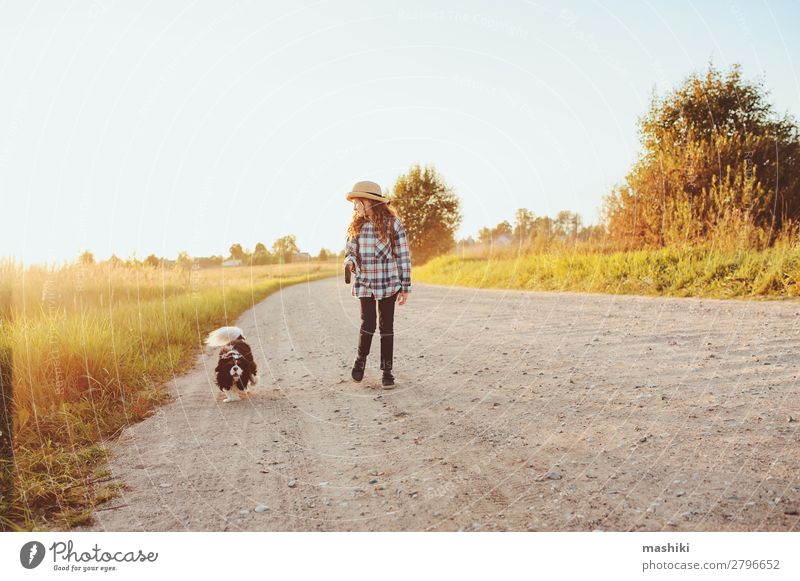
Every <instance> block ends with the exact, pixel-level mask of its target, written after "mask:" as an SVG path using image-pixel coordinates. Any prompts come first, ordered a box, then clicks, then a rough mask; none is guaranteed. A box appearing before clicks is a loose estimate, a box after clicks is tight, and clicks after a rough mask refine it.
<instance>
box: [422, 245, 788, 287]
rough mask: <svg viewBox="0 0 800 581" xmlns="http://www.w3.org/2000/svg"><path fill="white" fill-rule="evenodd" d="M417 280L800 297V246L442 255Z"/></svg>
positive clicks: (471, 284)
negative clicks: (751, 248) (470, 255)
mask: <svg viewBox="0 0 800 581" xmlns="http://www.w3.org/2000/svg"><path fill="white" fill-rule="evenodd" d="M414 280H415V281H419V282H427V283H432V284H440V285H447V286H466V287H475V288H505V289H521V290H546V291H576V292H597V293H613V294H639V295H665V296H676V297H709V298H787V297H797V296H800V245H798V244H788V243H786V244H780V245H776V246H774V247H771V248H768V249H766V250H715V249H713V248H703V247H698V246H693V247H668V248H662V249H654V250H634V251H621V252H609V253H600V252H591V251H584V252H569V251H558V252H542V253H531V254H520V255H518V256H516V257H510V256H508V255H507V254H506V255H501V256H483V257H478V256H473V257H458V256H452V255H451V256H442V257H439V258H436V259H434V260H432V261H430V262H428V263H427V264H425V265H424V266H421V267H418V268H416V269H415V270H414Z"/></svg>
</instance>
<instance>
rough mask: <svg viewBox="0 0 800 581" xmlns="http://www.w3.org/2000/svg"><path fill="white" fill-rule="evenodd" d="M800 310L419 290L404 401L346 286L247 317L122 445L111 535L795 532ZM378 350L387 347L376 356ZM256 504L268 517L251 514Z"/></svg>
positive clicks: (315, 288) (406, 311) (305, 292)
mask: <svg viewBox="0 0 800 581" xmlns="http://www.w3.org/2000/svg"><path fill="white" fill-rule="evenodd" d="M799 323H800V304H798V303H797V302H740V301H716V300H696V299H662V298H643V297H629V296H610V295H588V294H572V293H570V294H557V293H525V292H516V291H493V290H472V289H448V288H442V287H434V286H426V285H416V286H415V288H414V292H413V294H412V295H411V297H410V300H409V302H408V304H407V305H406V306H404V307H399V308H398V309H397V317H396V323H395V329H396V333H397V335H396V359H395V368H396V377H397V380H398V387H397V389H395V390H394V391H382V390H380V389H379V387H378V386H379V379H380V377H379V371H378V369H377V360H376V357H370V361H369V362H368V369H367V376H366V377H365V381H364V382H362V383H361V384H355V383H353V382H352V381H351V380H350V378H349V368H350V365H351V364H352V359H353V357H354V349H355V342H356V336H357V332H358V331H357V329H358V324H359V321H358V305H357V303H356V300H355V299H353V298H352V297H350V296H349V288H348V287H345V286H344V284H343V283H342V282H340V281H339V280H338V279H335V280H334V279H328V280H323V281H317V282H313V283H310V284H305V285H299V286H294V287H291V288H288V289H286V290H284V291H283V292H282V293H280V294H275V295H273V296H271V297H269V298H268V299H266V300H265V301H263V302H262V303H260V304H259V305H257V306H256V307H255V308H254V309H251V310H250V311H248V312H247V313H246V314H245V315H244V316H243V317H242V318H241V319H240V320H239V325H240V326H241V327H242V328H243V329H244V330H245V333H246V335H247V337H248V339H249V340H250V342H251V344H252V345H253V347H254V351H255V353H256V356H257V357H258V361H259V363H260V365H261V369H262V382H261V385H260V386H258V387H256V388H254V389H253V390H252V395H251V396H250V398H249V400H243V401H241V402H236V403H231V404H223V403H221V396H220V394H219V391H218V390H217V388H216V386H215V385H214V382H213V376H212V372H213V368H214V365H215V359H216V355H215V353H212V352H208V353H207V354H205V355H204V356H202V357H201V358H199V360H198V362H197V365H196V367H195V368H194V370H193V371H192V372H191V373H189V374H188V375H185V376H182V377H178V378H175V380H174V381H173V382H172V383H171V385H170V389H172V390H173V391H174V394H175V401H174V403H171V404H169V405H167V406H165V407H163V408H161V409H160V410H159V411H158V412H157V413H156V414H155V415H154V416H153V417H151V418H149V419H148V420H146V421H144V422H142V423H140V424H138V425H135V426H132V427H131V428H129V429H127V430H126V431H125V432H124V433H123V435H122V436H121V438H120V439H119V441H118V442H117V443H116V444H115V446H114V449H113V453H114V456H113V462H112V466H111V467H112V470H113V474H114V476H115V477H116V478H117V479H119V481H121V482H124V483H125V484H127V486H128V488H127V490H125V491H124V493H123V495H122V496H121V497H120V498H117V499H114V500H112V501H111V502H109V503H107V504H105V505H102V506H101V507H99V508H100V510H98V511H97V512H96V516H95V524H94V529H95V530H175V531H182V530H265V531H266V530H311V531H314V530H461V529H463V530H482V531H485V530H523V531H524V530H579V531H586V530H588V531H591V530H597V529H601V530H609V531H610V530H614V531H620V530H668V531H669V530H680V531H698V530H700V531H702V530H754V531H755V530H759V531H760V530H794V531H797V530H800V516H798V511H800V431H799V430H798V426H800V423H798V422H797V420H798V419H800V397H798V395H800V394H799V393H798V379H797V378H798V365H800V364H798V361H799V360H800V357H798V355H800V343H799V342H798V330H800V325H799ZM376 348H377V340H376V343H375V345H374V346H373V353H376V352H377V351H376ZM257 507H258V510H256V509H257Z"/></svg>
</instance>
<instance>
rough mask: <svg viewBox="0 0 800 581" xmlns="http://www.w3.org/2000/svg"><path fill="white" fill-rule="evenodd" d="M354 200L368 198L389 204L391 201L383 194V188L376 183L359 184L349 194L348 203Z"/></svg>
mask: <svg viewBox="0 0 800 581" xmlns="http://www.w3.org/2000/svg"><path fill="white" fill-rule="evenodd" d="M353 198H367V199H368V200H375V201H377V202H385V203H387V204H388V203H389V199H388V198H387V197H386V196H384V195H383V194H382V193H381V187H380V186H379V185H378V184H376V183H375V182H358V183H357V184H356V185H354V186H353V191H352V192H349V193H348V194H347V201H348V202H350V201H352V200H353Z"/></svg>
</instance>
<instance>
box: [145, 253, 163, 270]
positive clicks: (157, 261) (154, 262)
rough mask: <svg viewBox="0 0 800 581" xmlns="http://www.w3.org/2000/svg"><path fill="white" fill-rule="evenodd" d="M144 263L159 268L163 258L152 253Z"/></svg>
mask: <svg viewBox="0 0 800 581" xmlns="http://www.w3.org/2000/svg"><path fill="white" fill-rule="evenodd" d="M144 263H145V264H146V265H148V266H152V267H153V268H157V267H158V266H160V265H161V259H160V258H158V257H157V256H156V255H155V254H151V255H150V256H148V257H147V258H145V259H144Z"/></svg>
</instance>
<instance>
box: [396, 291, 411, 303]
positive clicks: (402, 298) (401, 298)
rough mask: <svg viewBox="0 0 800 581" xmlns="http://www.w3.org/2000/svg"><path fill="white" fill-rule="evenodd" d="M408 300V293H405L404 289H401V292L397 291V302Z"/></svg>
mask: <svg viewBox="0 0 800 581" xmlns="http://www.w3.org/2000/svg"><path fill="white" fill-rule="evenodd" d="M407 300H408V293H404V292H403V291H400V292H399V293H397V304H398V305H404V304H406V301H407Z"/></svg>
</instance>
